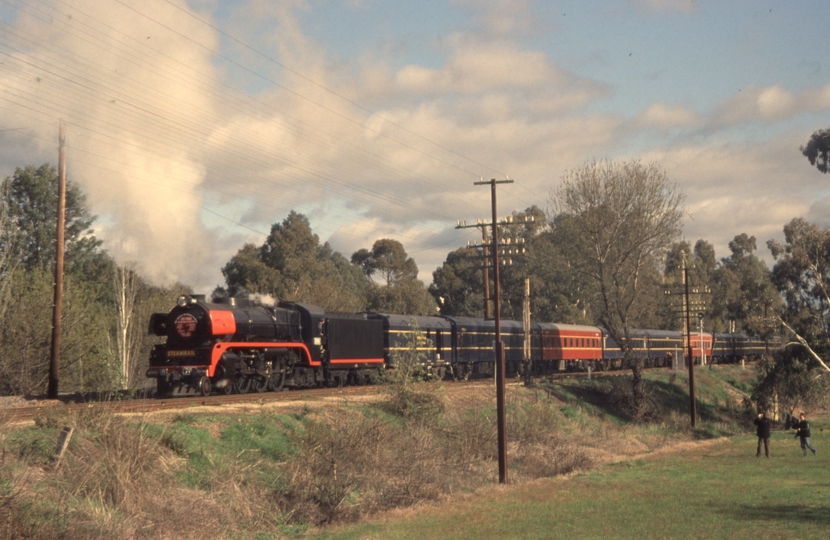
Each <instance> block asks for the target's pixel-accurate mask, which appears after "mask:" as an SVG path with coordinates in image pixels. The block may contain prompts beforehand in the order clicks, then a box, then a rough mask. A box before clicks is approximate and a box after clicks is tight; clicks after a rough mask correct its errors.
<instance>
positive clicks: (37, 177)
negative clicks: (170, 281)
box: [0, 164, 185, 395]
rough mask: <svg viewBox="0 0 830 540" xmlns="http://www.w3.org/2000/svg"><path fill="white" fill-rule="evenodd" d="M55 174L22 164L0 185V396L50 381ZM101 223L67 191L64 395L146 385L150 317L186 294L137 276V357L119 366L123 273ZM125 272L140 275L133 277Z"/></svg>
mask: <svg viewBox="0 0 830 540" xmlns="http://www.w3.org/2000/svg"><path fill="white" fill-rule="evenodd" d="M57 181H58V179H57V173H56V171H55V169H54V168H53V167H51V166H50V165H48V164H46V165H42V166H40V167H37V168H35V167H32V166H26V167H24V168H22V169H17V170H15V173H14V175H12V176H11V177H8V178H6V179H5V180H4V181H3V183H2V190H0V193H2V195H3V197H2V204H0V321H2V324H0V395H9V394H18V395H19V394H39V393H42V392H43V391H45V389H46V382H47V380H48V375H49V361H50V351H51V339H52V335H51V333H52V328H51V327H52V305H53V298H54V263H55V245H56V244H55V243H56V240H55V239H56V233H55V230H56V229H55V222H56V216H57ZM94 221H95V216H93V215H92V214H91V213H90V212H89V209H88V208H87V206H86V197H85V196H84V194H83V191H82V190H81V188H80V187H79V186H78V185H76V184H74V183H73V182H71V181H68V182H67V190H66V224H65V275H64V292H63V305H62V333H61V350H60V356H61V358H60V360H61V361H60V373H59V381H60V391H61V392H73V391H90V390H112V389H114V388H119V387H127V386H129V387H135V386H143V385H144V377H143V372H144V371H145V370H146V363H147V358H148V356H149V350H150V347H151V346H152V343H153V341H154V339H153V338H149V337H148V336H147V335H146V321H147V319H148V318H149V316H150V313H151V312H153V311H166V310H168V309H169V308H170V306H171V305H173V301H174V299H175V296H176V295H177V294H179V292H180V291H182V290H183V289H185V288H184V287H183V286H175V287H173V288H171V289H162V288H157V287H152V286H150V285H148V284H147V283H146V282H145V281H144V280H143V279H141V277H140V276H137V275H136V276H134V277H135V279H133V280H131V285H132V286H131V287H130V291H129V294H130V295H132V297H133V299H134V300H135V301H134V302H133V303H132V304H131V311H134V313H133V314H132V317H131V325H130V326H129V327H128V328H126V329H125V331H126V333H127V334H129V335H130V336H132V339H130V340H129V341H128V342H125V343H128V344H129V347H131V348H132V349H133V350H132V354H131V355H129V357H130V358H133V359H134V361H133V362H131V363H129V364H128V365H123V364H122V363H121V362H120V361H119V357H120V351H119V350H118V349H119V348H121V346H119V345H117V344H118V343H119V340H118V339H117V337H118V336H117V333H116V331H117V328H116V327H117V324H116V313H118V312H119V309H120V304H119V294H118V290H117V287H116V283H115V280H114V276H115V275H116V271H117V270H119V269H118V267H117V266H116V264H115V262H114V261H113V260H112V259H111V258H110V257H109V255H107V253H106V252H105V251H103V250H102V249H101V242H100V241H99V240H98V239H97V238H96V237H95V236H94V235H93V234H92V231H91V227H92V225H93V223H94ZM127 273H131V274H134V272H132V271H128V272H127Z"/></svg>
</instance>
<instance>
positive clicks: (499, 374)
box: [475, 178, 513, 484]
mask: <svg viewBox="0 0 830 540" xmlns="http://www.w3.org/2000/svg"><path fill="white" fill-rule="evenodd" d="M512 183H513V180H496V179H495V178H494V179H492V180H490V181H489V182H475V185H477V186H480V185H486V184H489V185H490V200H491V203H492V207H493V245H492V248H493V249H492V250H491V252H492V254H493V304H494V306H493V312H494V313H495V319H496V320H495V323H496V343H495V345H496V347H495V348H496V361H495V364H496V416H497V418H498V420H497V422H498V439H499V441H498V446H499V483H500V484H507V422H506V415H505V398H504V394H505V386H504V378H505V371H506V370H505V365H504V343H502V341H501V296H500V291H499V288H500V287H499V249H498V246H499V223H498V216H497V215H496V184H512Z"/></svg>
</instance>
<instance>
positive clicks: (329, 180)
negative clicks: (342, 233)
mask: <svg viewBox="0 0 830 540" xmlns="http://www.w3.org/2000/svg"><path fill="white" fill-rule="evenodd" d="M118 3H120V4H122V5H124V4H123V2H118ZM127 7H129V6H127ZM131 9H133V8H131ZM142 15H143V14H142ZM145 16H146V15H145ZM151 20H152V19H151ZM154 22H156V23H157V24H159V23H158V21H154ZM162 26H164V25H162ZM166 28H168V30H170V28H169V27H166ZM176 33H177V34H178V35H180V36H182V37H184V38H185V39H189V38H187V37H186V36H183V35H182V34H181V33H178V32H176ZM191 41H193V40H191ZM194 43H195V42H194ZM212 54H218V53H217V52H216V51H212ZM223 58H225V59H226V60H227V58H226V57H223ZM240 67H242V66H240ZM266 80H268V81H270V82H272V83H274V84H276V83H275V82H274V81H271V80H270V79H267V78H266ZM67 82H70V81H69V80H68V79H67ZM315 84H317V83H315ZM277 86H279V85H277ZM89 89H90V90H92V89H91V88H89ZM335 94H336V93H335ZM300 97H304V96H300ZM341 97H342V96H341ZM130 99H134V96H133V97H131V98H130ZM125 101H127V106H131V107H134V108H137V113H136V114H142V113H147V114H152V111H148V110H142V109H141V108H140V107H138V106H137V105H136V104H135V103H130V102H129V100H128V99H127V98H125ZM315 104H316V105H318V106H322V105H320V104H319V103H315ZM322 107H324V106H322ZM324 108H325V107H324ZM326 109H327V110H329V111H331V112H334V113H335V114H338V115H339V116H341V117H343V118H346V117H345V116H343V115H340V114H339V113H337V112H336V111H332V110H331V109H330V108H326ZM364 110H367V111H368V109H364ZM164 120H165V126H167V129H169V118H165V119H164ZM350 121H353V120H350ZM190 122H191V124H189V125H187V126H179V127H181V128H187V129H190V130H193V129H195V128H198V127H199V126H198V125H197V124H192V121H190ZM358 125H360V126H361V127H364V128H365V127H366V126H365V125H363V124H361V123H358ZM79 127H80V126H79ZM86 129H89V127H88V126H87V127H86ZM208 129H209V128H208ZM102 136H103V135H102ZM113 138H114V137H113ZM151 140H152V139H151ZM121 142H124V141H121ZM238 142H240V143H244V141H238ZM421 153H423V152H421ZM239 157H248V159H250V156H249V155H246V154H242V155H240V156H239ZM275 157H277V156H275V155H270V158H271V159H274V158H275ZM279 157H282V156H279ZM283 159H284V158H283ZM352 159H354V158H352ZM375 165H376V166H377V164H375ZM305 172H307V173H311V171H305ZM467 172H469V171H467ZM318 174H319V171H318ZM320 178H321V180H324V181H325V183H326V185H328V184H329V183H330V182H332V181H334V180H335V179H334V178H332V177H331V176H327V175H320ZM334 183H336V182H334ZM321 185H322V184H321ZM342 185H343V186H344V187H348V188H349V189H355V188H356V187H357V186H355V185H354V184H349V183H343V184H342ZM358 190H359V188H358ZM371 195H372V196H373V197H378V194H377V193H372V194H371ZM382 200H383V199H382ZM386 200H387V202H393V203H396V202H401V201H395V200H394V199H386ZM404 204H406V201H404ZM222 217H223V216H222ZM437 217H443V216H437ZM229 221H232V222H233V220H229Z"/></svg>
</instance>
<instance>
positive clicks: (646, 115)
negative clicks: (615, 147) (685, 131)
mask: <svg viewBox="0 0 830 540" xmlns="http://www.w3.org/2000/svg"><path fill="white" fill-rule="evenodd" d="M698 122H699V118H698V115H697V114H696V113H695V112H694V111H692V110H691V109H687V108H685V107H681V106H678V105H667V104H665V103H653V104H652V105H650V106H649V108H648V109H646V110H645V111H643V112H642V113H640V114H639V115H637V117H636V118H635V119H634V122H633V123H634V125H635V126H637V127H641V128H655V129H660V130H666V129H671V128H676V127H691V126H695V125H696V124H697V123H698Z"/></svg>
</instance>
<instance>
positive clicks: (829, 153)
mask: <svg viewBox="0 0 830 540" xmlns="http://www.w3.org/2000/svg"><path fill="white" fill-rule="evenodd" d="M801 153H802V154H803V155H804V157H806V158H807V159H809V160H810V165H815V167H816V168H817V169H818V170H819V171H821V172H823V173H830V128H828V129H819V130H818V131H815V132H814V133H813V134H812V135H811V136H810V140H809V141H807V144H805V145H804V146H802V147H801Z"/></svg>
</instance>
